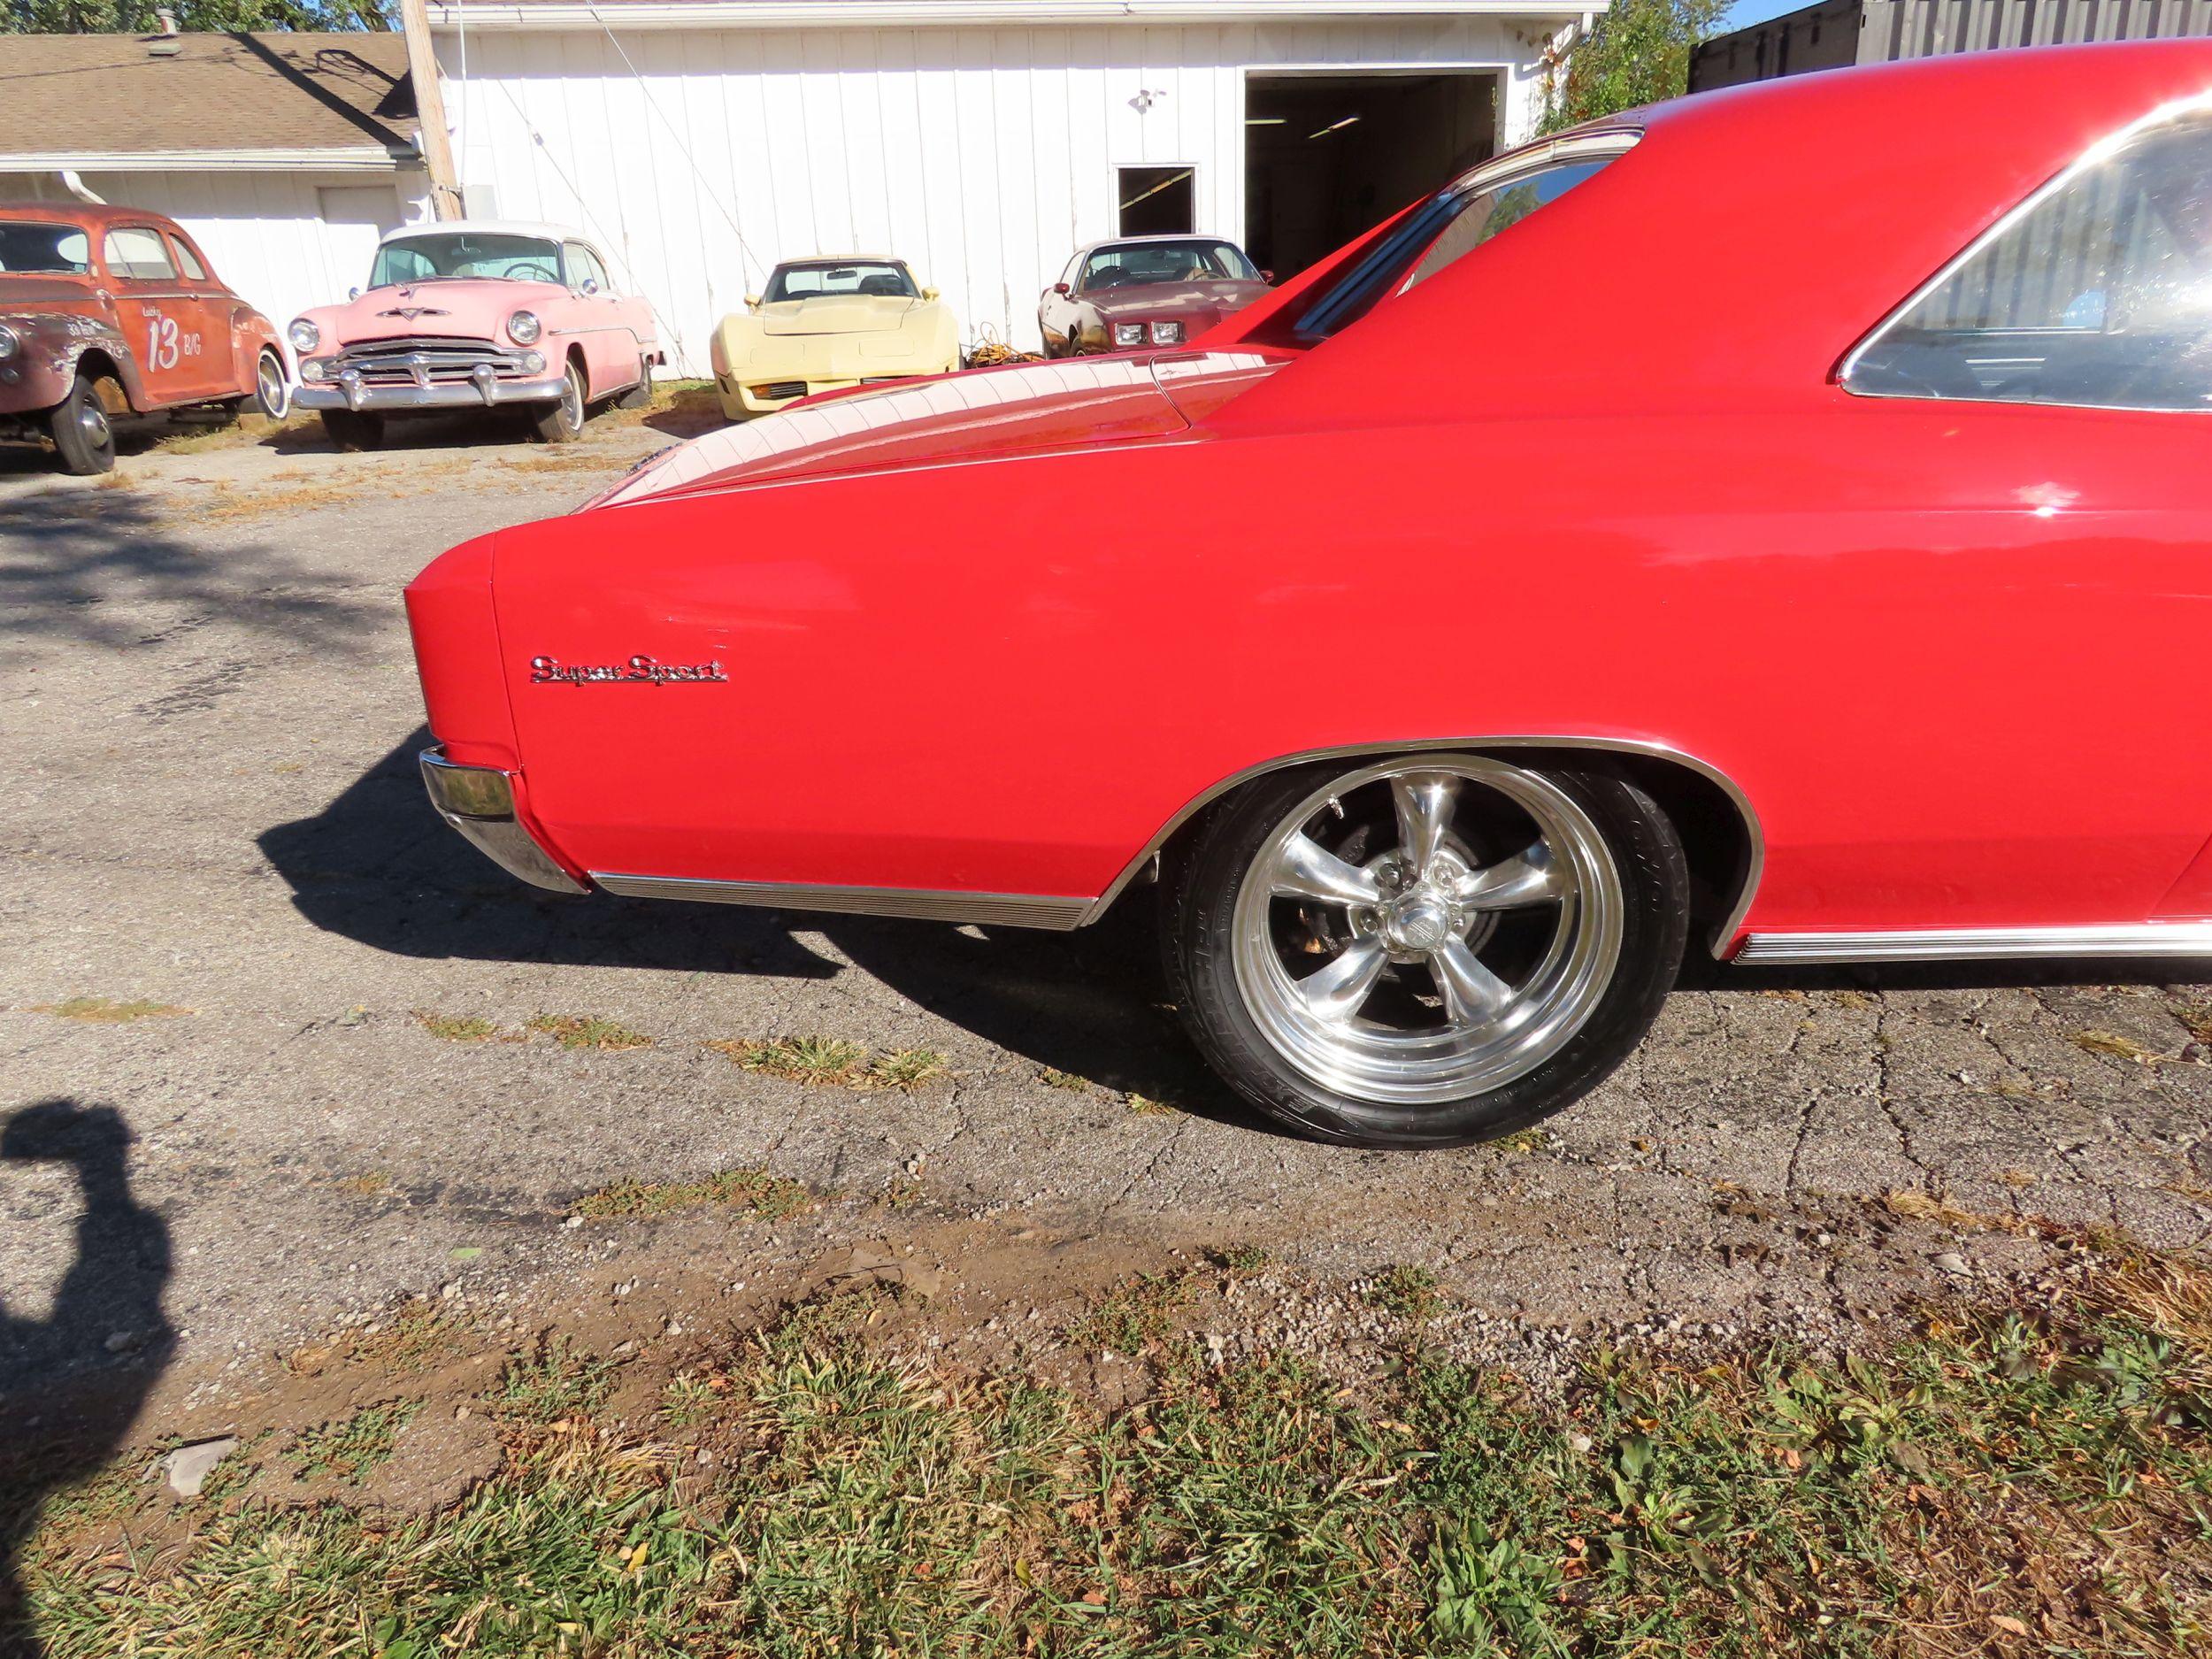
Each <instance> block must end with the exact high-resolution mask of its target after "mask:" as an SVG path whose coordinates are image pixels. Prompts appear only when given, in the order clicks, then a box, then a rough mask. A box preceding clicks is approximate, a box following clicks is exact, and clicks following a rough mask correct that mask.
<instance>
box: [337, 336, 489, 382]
mask: <svg viewBox="0 0 2212 1659" xmlns="http://www.w3.org/2000/svg"><path fill="white" fill-rule="evenodd" d="M480 363H488V364H489V365H491V367H492V373H494V374H495V376H497V377H498V378H499V379H500V380H524V379H526V378H528V374H529V372H528V371H527V370H526V369H525V368H524V367H523V363H522V353H521V352H519V351H511V350H507V349H503V348H501V347H498V346H495V345H494V344H492V342H490V341H488V340H449V339H434V338H426V339H411V340H365V341H361V342H358V343H357V344H354V345H350V346H348V347H347V348H346V349H344V350H343V351H342V352H340V353H339V354H338V359H337V362H336V364H335V365H334V373H355V374H358V375H359V376H360V377H361V383H362V384H363V385H365V386H465V385H467V384H468V383H469V380H470V377H471V375H472V373H474V372H475V369H476V366H477V365H479V364H480Z"/></svg>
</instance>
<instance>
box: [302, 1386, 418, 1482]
mask: <svg viewBox="0 0 2212 1659" xmlns="http://www.w3.org/2000/svg"><path fill="white" fill-rule="evenodd" d="M421 1409H422V1402H420V1401H419V1400H395V1401H392V1402H389V1403H388V1404H385V1405H380V1406H368V1407H365V1408H364V1409H361V1410H359V1411H357V1412H355V1413H354V1414H353V1415H352V1416H351V1417H348V1418H346V1419H345V1421H343V1422H342V1423H326V1424H323V1425H321V1426H319V1427H318V1428H311V1429H304V1430H302V1431H301V1432H300V1433H299V1434H298V1435H297V1436H296V1438H295V1439H294V1440H293V1441H292V1444H291V1445H290V1446H289V1447H288V1448H286V1450H285V1453H284V1460H285V1462H287V1463H289V1464H291V1466H292V1472H293V1474H295V1475H296V1476H297V1477H298V1478H299V1479H302V1480H319V1479H322V1478H323V1477H325V1476H329V1477H330V1478H332V1479H336V1480H342V1481H343V1482H344V1483H345V1484H346V1485H348V1486H359V1485H360V1484H361V1483H362V1482H363V1481H364V1480H366V1479H368V1478H369V1475H370V1474H371V1472H372V1471H374V1470H375V1469H376V1468H377V1467H378V1466H379V1465H380V1464H381V1463H383V1462H384V1461H385V1460H386V1459H387V1458H388V1457H390V1456H391V1455H392V1442H393V1440H395V1439H396V1438H397V1436H398V1434H399V1432H400V1430H402V1429H403V1428H405V1427H406V1426H407V1425H409V1424H410V1423H411V1422H413V1421H414V1419H415V1414H416V1413H417V1412H419V1410H421Z"/></svg>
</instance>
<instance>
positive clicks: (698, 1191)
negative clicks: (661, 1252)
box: [569, 1170, 815, 1221]
mask: <svg viewBox="0 0 2212 1659" xmlns="http://www.w3.org/2000/svg"><path fill="white" fill-rule="evenodd" d="M814 1203H815V1197H814V1194H813V1193H811V1192H810V1191H809V1190H808V1189H807V1188H806V1187H804V1186H803V1185H802V1184H800V1183H799V1182H797V1181H794V1180H787V1179H784V1178H783V1177H782V1176H780V1175H771V1174H769V1173H768V1171H765V1170H725V1171H722V1172H721V1173H720V1174H718V1175H710V1176H708V1177H707V1178H706V1179H704V1180H698V1181H619V1182H617V1183H616V1184H615V1185H614V1186H612V1187H601V1188H600V1189H599V1190H598V1191H597V1192H595V1193H586V1194H584V1195H583V1196H582V1197H581V1198H580V1199H578V1200H577V1201H576V1202H574V1203H573V1204H572V1205H570V1206H569V1214H571V1215H572V1216H581V1217H584V1218H585V1219H586V1220H588V1221H611V1220H632V1219H637V1218H643V1217H654V1216H667V1215H673V1214H674V1213H676V1212H677V1211H678V1210H697V1209H701V1208H703V1207H704V1206H706V1205H709V1204H719V1205H722V1206H724V1207H726V1208H728V1209H734V1210H751V1211H752V1212H753V1214H755V1215H757V1216H759V1217H762V1218H763V1219H764V1220H768V1221H782V1220H784V1219H786V1218H787V1217H792V1216H795V1215H797V1214H799V1212H800V1211H802V1210H810V1209H812V1208H813V1207H814Z"/></svg>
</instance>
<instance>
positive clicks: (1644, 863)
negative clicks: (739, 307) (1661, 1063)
mask: <svg viewBox="0 0 2212 1659" xmlns="http://www.w3.org/2000/svg"><path fill="white" fill-rule="evenodd" d="M2208 456H2212V42H2203V41H2197V42H2165V43H2157V44H2123V45H2107V46H2088V47H2080V48H2065V49H2056V50H2034V51H2025V52H1986V53H1969V54H1963V55H1960V56H1957V57H1949V58H1939V59H1932V60H1925V61H1921V62H1916V63H1910V64H1905V65H1896V66H1886V67H1880V68H1870V69H1866V70H1855V71H1846V72H1843V73H1834V74H1819V75H1807V76H1801V77H1793V78H1790V79H1787V80H1783V81H1774V82H1769V83H1765V84H1762V85H1757V86H1753V87H1747V88H1736V89H1732V90H1730V91H1726V92H1722V93H1718V94H1715V95H1712V96H1705V97H1698V98H1691V99H1686V100H1683V101H1680V102H1678V103H1674V104H1667V105H1663V106H1660V107H1656V108H1653V109H1649V110H1645V111H1640V112H1637V113H1635V114H1632V115H1627V116H1623V117H1620V118H1617V119H1611V120H1609V121H1606V122H1603V123H1601V124H1598V125H1594V126H1591V127H1584V128H1581V129H1578V130H1575V131H1571V132H1569V133H1566V134H1561V135H1558V136H1556V137H1554V138H1550V139H1548V140H1546V141H1545V142H1540V143H1539V144H1536V145H1534V146H1532V147H1531V148H1528V149H1525V150H1521V151H1519V152H1517V153H1516V154H1512V155H1509V156H1506V157H1502V158H1501V159H1499V160H1496V161H1494V162H1492V163H1489V164H1487V165H1485V166H1483V167H1481V168H1480V169H1479V170H1478V171H1476V172H1474V173H1470V174H1469V175H1467V176H1466V177H1464V178H1462V179H1458V180H1454V181H1453V182H1451V183H1450V184H1448V186H1446V187H1445V188H1443V189H1441V190H1440V191H1439V192H1438V193H1437V194H1435V195H1434V196H1430V197H1429V198H1427V199H1426V200H1425V201H1422V202H1420V203H1418V204H1415V205H1414V206H1413V207H1411V208H1409V210H1407V211H1405V212H1404V213H1403V214H1402V215H1401V216H1400V217H1398V218H1397V219H1394V220H1392V221H1391V222H1389V223H1388V224H1386V225H1385V226H1384V227H1381V228H1379V230H1377V231H1376V232H1375V233H1373V234H1371V235H1370V236H1368V237H1366V238H1365V239H1363V241H1361V242H1358V243H1357V244H1356V245H1355V246H1352V247H1350V248H1348V249H1346V250H1343V251H1342V252H1341V253H1340V254H1339V255H1336V256H1334V257H1331V258H1330V259H1328V260H1326V261H1325V262H1323V264H1321V265H1319V266H1318V267H1317V268H1316V269H1314V270H1312V271H1311V272H1310V273H1307V274H1306V275H1304V276H1303V277H1302V278H1301V279H1300V280H1297V281H1295V282H1294V283H1293V284H1290V285H1288V286H1287V287H1286V288H1284V289H1282V290H1280V291H1279V292H1277V293H1276V294H1274V295H1272V296H1270V297H1269V298H1268V299H1266V300H1264V301H1263V302H1261V303H1259V304H1258V305H1256V306H1255V307H1253V308H1251V309H1249V310H1248V311H1244V312H1242V313H1241V314H1240V315H1239V316H1238V317H1236V318H1235V319H1233V320H1232V321H1231V322H1230V323H1229V324H1227V325H1226V326H1224V327H1223V328H1222V329H1221V330H1218V331H1217V332H1216V333H1215V334H1213V335H1212V336H1210V338H1208V339H1206V340H1204V341H1202V342H1198V343H1197V344H1196V346H1195V348H1194V349H1189V350H1184V351H1177V352H1164V353H1160V354H1157V355H1153V356H1149V357H1146V356H1141V355H1133V356H1128V357H1106V358H1100V359H1079V360H1077V361H1074V362H1058V363H1047V364H1040V365H1029V366H1025V367H1022V368H1017V369H1012V370H1009V371H1004V372H993V373H982V374H970V375H962V376H954V377H951V378H949V379H947V380H940V381H934V382H931V383H928V384H925V385H920V386H916V387H912V388H900V389H894V390H889V391H887V392H883V393H878V394H861V395H856V396H847V397H843V398H840V399H836V400H833V401H830V402H826V403H820V404H818V405H816V406H812V407H803V408H800V409H797V410H795V411H790V412H787V413H785V414H780V415H777V416H773V417H771V418H769V419H764V420H761V421H758V422H756V423H754V424H753V425H751V426H748V427H746V428H743V429H741V430H735V431H730V432H724V433H717V434H710V435H709V436H707V437H705V438H703V439H700V440H697V441H695V442H692V443H690V444H688V445H686V446H683V447H680V448H678V449H673V450H672V451H669V452H667V453H666V454H665V455H664V456H663V457H661V458H659V459H658V460H657V461H656V462H655V463H652V464H650V465H648V466H647V467H646V468H645V469H644V470H643V471H641V472H638V473H637V474H635V475H634V476H633V477H631V478H629V479H627V480H625V481H623V482H622V483H621V484H619V485H618V486H617V487H616V488H613V489H611V490H610V491H608V492H607V493H605V494H604V495H602V496H601V497H600V498H598V500H597V501H596V502H595V503H592V504H590V505H588V507H587V508H586V509H584V510H582V511H578V512H577V513H575V514H574V515H573V516H571V517H568V518H559V519H556V520H552V521H550V522H547V523H541V524H535V525H530V526H523V527H520V528H518V529H512V530H505V531H502V532H500V533H498V534H495V535H491V536H487V537H484V538H481V539H480V540H477V541H470V542H468V543H465V545H463V546H461V547H459V548H457V549H454V550H453V551H452V552H450V553H449V554H447V555H445V556H444V557H442V558H441V559H439V560H438V561H437V562H436V563H434V565H431V566H430V567H429V569H428V570H427V571H426V572H424V573H423V574H422V575H421V577H420V578H419V579H418V580H417V581H416V582H415V583H414V585H413V586H412V587H411V588H410V590H409V593H408V602H409V606H410V611H411V619H412V625H413V629H414V637H415V641H416V649H417V651H418V654H419V662H420V666H421V672H422V679H423V683H424V687H425V689H426V693H427V696H428V703H429V708H430V713H431V723H432V726H433V728H434V735H435V737H436V739H437V741H438V745H439V747H438V748H437V749H434V750H433V751H432V752H431V753H430V754H429V755H427V756H426V759H425V770H426V773H427V777H428V780H429V785H430V789H431V793H432V795H433V796H434V799H435V800H436V802H437V803H438V804H439V806H440V807H441V808H442V810H443V811H444V812H445V814H446V815H447V816H448V818H449V819H450V820H451V821H452V822H453V824H454V825H455V826H457V827H458V828H459V829H461V830H462V831H463V832H464V833H466V834H467V835H469V836H470V837H471V838H472V840H474V841H476V842H477V843H478V844H479V845H480V846H481V847H482V848H483V849H485V850H487V851H488V852H489V853H490V854H491V855H492V856H494V857H495V858H497V859H499V860H500V861H501V862H503V864H506V865H507V866H508V867H509V868H510V869H511V870H512V871H513V872H516V873H518V875H520V876H522V877H523V878H524V879H527V880H532V881H535V882H537V883H538V884H539V885H541V886H543V887H552V888H556V889H559V890H562V891H565V892H570V893H576V892H583V891H588V890H590V889H593V888H599V889H603V890H604V891H606V892H610V893H615V894H628V895H657V896H660V897H664V898H670V899H688V900H722V901H728V902H736V903H744V904H757V905H772V906H778V907H784V908H788V909H793V910H810V909H811V910H861V911H873V912H879V913H885V914H891V915H901V916H918V917H931V918H941V919H944V920H948V921H958V922H969V923H979V924H983V925H985V926H998V925H1021V926H1036V927H1052V928H1072V927H1078V926H1082V925H1083V924H1085V923H1087V922H1090V921H1093V920H1094V919H1096V918H1098V917H1099V916H1101V915H1102V913H1104V912H1105V911H1106V910H1107V909H1108V908H1109V907H1110V906H1112V905H1115V904H1118V903H1119V904H1126V903H1128V902H1131V900H1132V897H1133V890H1134V889H1136V888H1138V887H1140V886H1141V884H1144V883H1147V882H1151V881H1154V880H1156V881H1157V884H1158V896H1159V899H1160V930H1161V933H1162V938H1163V942H1164V949H1165V956H1166V961H1167V972H1168V974H1169V978H1170V979H1171V985H1172V991H1171V1000H1172V1001H1173V1002H1174V1003H1175V1004H1176V1005H1177V1006H1178V1007H1179V1009H1180V1010H1181V1011H1182V1014H1183V1017H1184V1018H1185V1019H1186V1021H1187V1024H1188V1025H1189V1028H1190V1030H1191V1032H1192V1033H1193V1035H1194V1038H1195V1040H1196V1042H1197V1044H1198V1046H1199V1048H1201V1049H1202V1051H1203V1053H1204V1054H1205V1056H1206V1057H1207V1058H1208V1059H1209V1060H1210V1062H1211V1063H1212V1064H1213V1065H1214V1066H1215V1067H1216V1068H1217V1070H1218V1071H1220V1073H1221V1074H1222V1076H1224V1077H1225V1078H1226V1079H1228V1080H1229V1081H1230V1082H1231V1083H1232V1084H1233V1085H1234V1086H1235V1087H1236V1088H1237V1089H1239V1090H1240V1091H1241V1092H1242V1093H1243V1094H1245V1095H1246V1096H1247V1097H1248V1098H1249V1099H1250V1100H1251V1101H1253V1102H1256V1103H1257V1104H1258V1105H1259V1106H1260V1107H1262V1108H1263V1109H1264V1110H1266V1111H1268V1112H1270V1113H1272V1114H1275V1115H1276V1116H1277V1117H1279V1118H1281V1119H1283V1120H1284V1121H1286V1122H1287V1123H1289V1124H1292V1125H1296V1126H1298V1127H1299V1128H1300V1129H1302V1130H1303V1131H1305V1132H1307V1133H1311V1134H1315V1135H1317V1136H1321V1137H1325V1138H1329V1139H1333V1140H1337V1141H1350V1142H1357V1143H1364V1144H1371V1145H1378V1146H1397V1147H1431V1146H1439V1145H1445V1144H1449V1143H1453V1142H1457V1141H1468V1140H1471V1139H1479V1138H1483V1137H1486V1136H1491V1135H1495V1134H1498V1133H1504V1132H1507V1131H1510V1130H1512V1129H1515V1128H1516V1127H1517V1126H1519V1125H1525V1124H1526V1123H1528V1122H1530V1121H1531V1120H1532V1119H1533V1118H1537V1117H1538V1116H1540V1115H1541V1114H1544V1113H1547V1112H1550V1111H1553V1110H1557V1109H1558V1108H1559V1107H1561V1106H1563V1105H1564V1104H1565V1103H1567V1102H1570V1101H1571V1100H1573V1099H1574V1098H1575V1097H1576V1096H1578V1094H1582V1093H1583V1092H1584V1091H1586V1090H1587V1089H1589V1088H1590V1087H1593V1086H1594V1085H1595V1084H1596V1083H1598V1082H1599V1081H1600V1080H1601V1079H1603V1078H1604V1077H1605V1076H1606V1075H1607V1074H1608V1073H1609V1071H1611V1070H1612V1069H1613V1068H1614V1067H1615V1066H1616V1065H1617V1064H1619V1063H1620V1062H1621V1061H1622V1059H1623V1058H1624V1056H1627V1055H1628V1054H1629V1053H1630V1052H1631V1051H1632V1049H1633V1048H1635V1046H1636V1044H1637V1043H1638V1041H1640V1038H1641V1037H1642V1035H1643V1033H1644V1032H1645V1031H1646V1029H1647V1027H1648V1026H1649V1025H1650V1023H1651V1021H1652V1020H1653V1018H1655V1015H1656V1014H1657V1012H1658V1010H1659V1008H1660V1006H1661V1003H1662V1001H1663V998H1664V997H1665V995H1666V994H1667V992H1668V989H1669V987H1671V985H1672V984H1673V983H1674V981H1675V978H1676V974H1677V970H1678V964H1679V960H1680V958H1681V956H1682V954H1683V952H1684V950H1685V949H1686V945H1687V944H1688V943H1689V942H1690V941H1698V942H1699V943H1701V944H1702V945H1704V946H1706V947H1707V948H1709V949H1711V950H1712V951H1713V952H1714V953H1715V954H1716V955H1717V956H1721V957H1723V958H1727V959H1732V960H1733V961H1738V962H1750V963H1801V962H1860V961H1873V960H1897V959H1913V958H1970V957H2005V956H2200V955H2207V954H2212V840H2208V838H2212V767H2208V765H2207V764H2206V763H2205V759H2204V747H2205V738H2204V734H2205V733H2206V731H2207V730H2208V729H2212V678H2208V676H2207V674H2206V672H2205V666H2204V641H2205V630H2206V626H2207V621H2208V618H2212V490H2208V488H2207V485H2206V481H2205V480H2206V461H2207V457H2208ZM979 499H987V501H988V503H989V508H988V511H977V508H976V503H977V501H978V500H979ZM1070 503H1080V506H1079V509H1078V510H1075V511H1071V510H1070Z"/></svg>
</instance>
